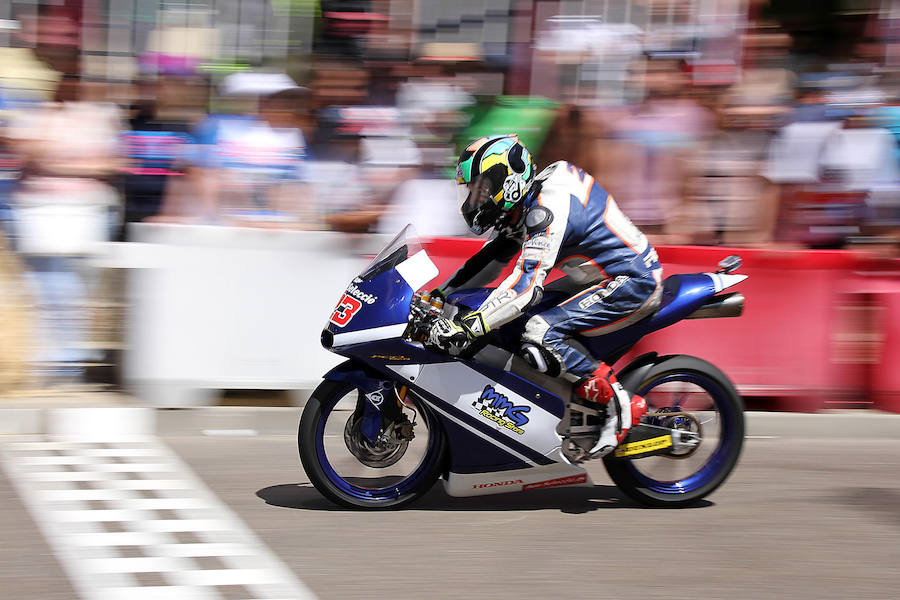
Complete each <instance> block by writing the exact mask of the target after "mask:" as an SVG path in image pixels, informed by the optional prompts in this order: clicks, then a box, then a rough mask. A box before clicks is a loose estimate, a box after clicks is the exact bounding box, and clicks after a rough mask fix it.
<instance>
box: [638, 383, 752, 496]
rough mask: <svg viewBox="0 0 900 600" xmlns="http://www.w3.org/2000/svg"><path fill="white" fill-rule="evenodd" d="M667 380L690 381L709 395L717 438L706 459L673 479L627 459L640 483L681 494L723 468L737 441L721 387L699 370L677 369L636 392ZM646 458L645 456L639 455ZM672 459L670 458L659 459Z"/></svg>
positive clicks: (692, 489) (724, 393) (694, 487)
mask: <svg viewBox="0 0 900 600" xmlns="http://www.w3.org/2000/svg"><path fill="white" fill-rule="evenodd" d="M671 381H681V382H687V383H693V384H695V385H697V386H698V387H700V388H701V389H702V390H703V391H704V392H706V393H707V394H709V396H710V397H711V398H712V401H713V406H714V407H715V409H716V411H717V412H718V415H719V425H720V427H721V429H720V431H719V442H718V444H717V446H716V448H715V450H714V451H713V453H712V454H711V455H710V456H709V458H707V460H706V462H705V463H704V464H703V465H702V466H701V467H700V468H699V470H697V471H696V472H694V473H693V474H691V475H689V476H687V477H684V478H682V479H678V480H675V481H660V480H657V479H654V478H652V477H649V476H648V475H645V474H644V473H642V472H641V471H640V470H639V469H638V468H637V467H636V466H635V462H636V461H631V462H629V463H627V467H628V469H629V470H630V471H631V472H632V474H633V475H634V477H635V478H636V479H637V481H638V482H639V483H640V484H641V485H642V486H644V487H646V488H647V489H649V490H652V491H654V492H658V493H661V494H685V493H689V492H693V491H695V490H697V489H700V488H701V487H703V486H705V485H707V484H708V483H710V482H711V481H713V480H714V479H715V478H716V476H718V474H719V473H720V472H721V470H722V469H723V468H727V466H728V462H729V457H730V456H731V454H732V452H733V451H734V448H735V445H736V444H737V443H739V440H738V439H737V435H738V432H737V431H736V430H735V414H734V406H733V405H732V404H731V403H730V402H728V401H727V396H726V392H725V390H723V389H722V388H721V387H720V386H719V384H718V383H716V381H715V380H713V379H712V378H710V377H707V376H706V375H703V374H701V373H677V374H671V375H666V376H664V377H659V378H657V379H653V380H651V381H649V382H648V383H647V384H645V385H644V386H643V387H641V388H640V389H639V390H638V391H637V393H638V394H640V395H641V396H645V395H646V394H647V393H648V392H650V391H651V390H652V389H653V388H655V387H657V386H660V385H662V384H664V383H668V382H671ZM643 460H648V459H643ZM659 460H672V459H659Z"/></svg>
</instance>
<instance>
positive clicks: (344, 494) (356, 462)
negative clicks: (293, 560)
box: [297, 381, 446, 509]
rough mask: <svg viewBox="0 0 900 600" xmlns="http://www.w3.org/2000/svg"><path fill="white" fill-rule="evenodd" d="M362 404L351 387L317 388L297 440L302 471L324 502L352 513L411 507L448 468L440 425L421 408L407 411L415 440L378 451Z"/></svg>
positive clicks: (329, 384)
mask: <svg viewBox="0 0 900 600" xmlns="http://www.w3.org/2000/svg"><path fill="white" fill-rule="evenodd" d="M359 401H360V400H359V394H358V390H357V389H356V388H355V387H354V386H353V385H352V384H349V383H346V382H340V381H324V382H322V384H320V385H319V387H318V388H316V390H315V391H314V392H313V393H312V396H310V398H309V400H308V401H307V403H306V406H305V407H304V409H303V415H302V416H301V418H300V428H299V431H298V434H297V436H298V439H297V443H298V446H299V450H300V461H301V462H302V463H303V469H304V470H305V471H306V474H307V475H308V476H309V479H310V481H311V482H312V484H313V485H314V486H315V487H316V489H317V490H319V492H320V493H321V494H322V495H323V496H325V497H326V498H328V499H329V500H331V501H333V502H335V503H337V504H340V505H342V506H346V507H348V508H374V509H383V508H397V507H399V506H402V505H404V504H407V503H409V502H412V501H413V500H415V499H417V498H419V497H420V496H422V495H423V494H425V493H426V492H427V491H428V490H429V489H430V488H431V486H432V485H434V482H435V481H436V480H437V478H438V476H439V475H440V473H441V469H442V468H443V464H444V455H445V453H446V445H445V441H444V436H443V432H442V430H441V427H440V424H439V423H438V422H437V419H436V418H435V417H434V416H433V413H431V412H430V411H429V410H428V409H427V407H425V406H424V405H422V403H421V402H418V403H416V404H414V405H411V406H409V408H408V409H407V410H406V413H407V414H408V415H409V416H411V417H412V418H411V419H410V420H411V421H412V423H413V428H412V430H413V434H414V437H413V438H412V439H411V440H409V441H404V442H403V443H402V444H393V445H392V444H386V445H383V446H378V445H373V444H372V443H370V442H368V441H367V440H365V438H363V437H362V436H361V433H360V427H359V424H358V422H357V420H356V419H357V418H358V415H359V411H357V410H356V406H357V402H359ZM385 401H394V399H391V400H385ZM413 413H414V414H413Z"/></svg>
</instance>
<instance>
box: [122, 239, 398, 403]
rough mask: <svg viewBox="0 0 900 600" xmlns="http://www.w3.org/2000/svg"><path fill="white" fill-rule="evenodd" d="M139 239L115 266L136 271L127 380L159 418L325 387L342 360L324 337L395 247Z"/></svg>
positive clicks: (355, 242)
mask: <svg viewBox="0 0 900 600" xmlns="http://www.w3.org/2000/svg"><path fill="white" fill-rule="evenodd" d="M130 237H131V239H132V240H135V242H132V243H127V244H116V245H115V251H114V252H113V253H111V255H109V256H108V258H107V261H106V262H107V264H108V266H116V267H125V268H129V269H130V273H129V277H128V281H129V290H128V295H129V298H128V302H129V315H128V322H127V333H126V345H127V348H128V351H127V353H126V356H125V359H124V360H125V378H126V381H127V382H128V384H129V386H130V387H131V388H132V390H133V391H134V392H135V393H136V394H137V395H138V397H139V398H140V400H141V401H142V402H144V403H147V404H152V405H156V406H192V405H198V404H208V403H210V402H211V401H212V400H213V394H214V393H215V392H216V391H217V390H221V389H278V390H308V389H310V388H312V387H315V386H316V385H317V384H318V382H319V381H320V380H321V376H322V374H323V373H324V372H325V371H327V370H328V369H329V368H331V367H332V366H334V365H336V364H338V363H339V362H340V361H341V360H342V359H341V357H339V356H337V355H335V354H332V353H330V352H328V351H326V350H324V349H323V348H322V347H321V345H320V342H319V339H320V333H321V330H322V328H323V326H324V325H325V323H326V321H327V320H328V317H329V315H330V314H331V311H332V310H333V308H334V306H335V303H336V302H337V300H338V298H339V296H340V293H341V292H342V291H343V290H344V288H345V287H346V286H347V284H348V283H349V282H350V280H351V279H352V278H353V277H354V276H355V275H356V274H358V273H359V272H361V271H362V269H363V268H364V267H365V265H366V263H367V262H368V259H367V258H365V257H364V256H365V255H367V254H374V253H376V252H377V251H378V250H379V249H380V247H381V246H382V245H383V244H384V243H386V242H387V241H388V239H389V236H348V235H344V234H339V233H332V232H301V231H280V230H266V229H251V228H234V227H218V226H192V225H168V224H144V223H141V224H137V225H135V226H133V228H132V229H131V230H130ZM110 261H112V262H110Z"/></svg>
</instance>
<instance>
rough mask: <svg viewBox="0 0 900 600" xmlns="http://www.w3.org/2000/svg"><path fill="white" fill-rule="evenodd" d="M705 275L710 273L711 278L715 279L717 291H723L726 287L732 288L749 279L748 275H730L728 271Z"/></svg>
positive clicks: (714, 283)
mask: <svg viewBox="0 0 900 600" xmlns="http://www.w3.org/2000/svg"><path fill="white" fill-rule="evenodd" d="M704 275H708V276H709V278H710V279H712V280H713V285H714V286H715V288H716V293H718V292H721V291H722V290H724V289H726V288H730V287H731V286H733V285H737V284H739V283H740V282H742V281H743V280H745V279H747V276H746V275H730V274H727V273H704Z"/></svg>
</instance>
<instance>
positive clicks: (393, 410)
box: [324, 360, 399, 442]
mask: <svg viewBox="0 0 900 600" xmlns="http://www.w3.org/2000/svg"><path fill="white" fill-rule="evenodd" d="M324 378H325V379H326V380H327V381H340V382H343V383H348V384H350V385H352V386H353V387H355V388H356V389H357V390H359V395H358V396H357V404H356V411H357V414H358V415H359V416H360V417H361V419H362V421H361V425H360V431H361V432H362V434H363V435H364V436H365V437H366V439H368V440H369V441H370V442H371V441H374V440H375V438H376V437H377V435H378V434H379V433H380V432H381V430H382V426H383V425H384V424H385V420H387V421H388V422H391V421H393V420H394V418H396V417H398V416H399V409H398V407H397V406H396V402H395V401H394V399H393V398H394V396H393V391H392V390H393V388H394V380H393V379H385V377H384V375H383V374H381V373H379V372H378V371H376V370H375V369H373V368H371V367H369V366H368V365H365V364H363V363H360V362H358V361H355V360H347V361H344V362H342V363H341V364H339V365H338V366H336V367H335V368H333V369H331V370H330V371H328V372H327V373H325V377H324ZM382 417H384V418H382Z"/></svg>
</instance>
